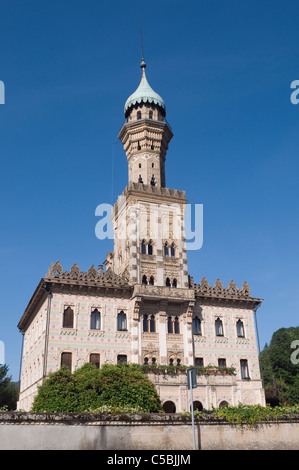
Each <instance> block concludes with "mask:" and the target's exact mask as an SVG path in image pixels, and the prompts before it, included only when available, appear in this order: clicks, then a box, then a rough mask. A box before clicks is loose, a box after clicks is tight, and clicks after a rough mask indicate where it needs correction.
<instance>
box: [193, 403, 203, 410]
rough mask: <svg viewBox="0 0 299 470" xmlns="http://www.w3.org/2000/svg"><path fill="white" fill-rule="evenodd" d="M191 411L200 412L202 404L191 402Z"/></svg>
mask: <svg viewBox="0 0 299 470" xmlns="http://www.w3.org/2000/svg"><path fill="white" fill-rule="evenodd" d="M193 410H194V411H202V410H203V406H202V403H201V402H200V401H194V402H193ZM190 411H191V406H190Z"/></svg>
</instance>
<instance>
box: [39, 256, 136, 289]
mask: <svg viewBox="0 0 299 470" xmlns="http://www.w3.org/2000/svg"><path fill="white" fill-rule="evenodd" d="M44 279H45V281H49V282H54V283H63V284H72V285H84V286H90V287H94V286H97V287H105V288H112V289H115V288H122V289H126V288H130V285H129V284H128V281H127V280H126V279H124V278H122V277H121V276H118V275H117V274H115V273H114V272H113V271H112V269H111V268H108V269H107V270H106V271H103V268H102V266H99V269H98V270H97V269H96V268H95V266H94V265H92V266H91V267H90V268H89V270H88V271H87V272H81V271H80V268H79V266H78V265H77V263H75V264H74V265H73V266H72V267H71V269H70V272H68V271H63V269H62V266H61V264H60V262H59V261H57V262H56V263H55V264H53V263H52V265H51V267H50V268H49V270H48V273H47V274H46V275H45V278H44Z"/></svg>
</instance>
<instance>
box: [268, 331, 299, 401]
mask: <svg viewBox="0 0 299 470" xmlns="http://www.w3.org/2000/svg"><path fill="white" fill-rule="evenodd" d="M298 339H299V327H290V328H280V329H279V330H277V331H275V332H274V334H273V336H272V339H271V342H270V344H269V346H268V345H267V344H266V345H265V348H264V349H263V351H262V352H261V355H260V361H261V369H262V375H263V380H264V386H265V393H266V400H267V402H268V403H270V404H271V405H272V406H274V405H278V404H284V403H285V404H287V403H290V404H295V403H299V380H298V375H299V365H298V364H293V363H292V361H291V354H292V352H293V349H292V348H291V343H292V342H293V341H294V340H298Z"/></svg>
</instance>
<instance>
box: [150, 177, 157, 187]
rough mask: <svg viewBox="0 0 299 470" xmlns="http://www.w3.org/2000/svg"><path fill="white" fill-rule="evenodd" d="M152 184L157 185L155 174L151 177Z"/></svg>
mask: <svg viewBox="0 0 299 470" xmlns="http://www.w3.org/2000/svg"><path fill="white" fill-rule="evenodd" d="M151 185H152V186H155V185H156V181H155V177H154V175H153V176H152V179H151Z"/></svg>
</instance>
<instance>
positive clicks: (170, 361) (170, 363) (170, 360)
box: [169, 357, 173, 366]
mask: <svg viewBox="0 0 299 470" xmlns="http://www.w3.org/2000/svg"><path fill="white" fill-rule="evenodd" d="M169 365H170V366H173V358H172V357H171V358H170V359H169Z"/></svg>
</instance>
